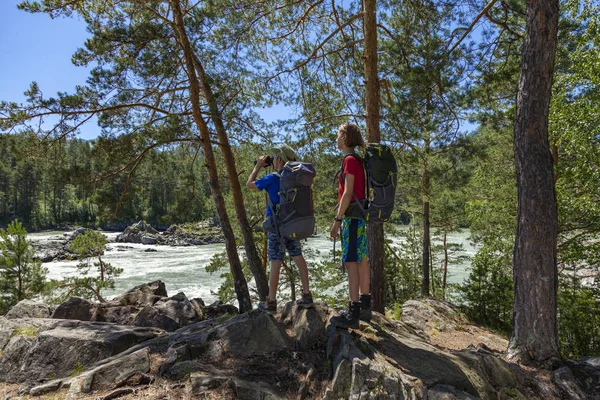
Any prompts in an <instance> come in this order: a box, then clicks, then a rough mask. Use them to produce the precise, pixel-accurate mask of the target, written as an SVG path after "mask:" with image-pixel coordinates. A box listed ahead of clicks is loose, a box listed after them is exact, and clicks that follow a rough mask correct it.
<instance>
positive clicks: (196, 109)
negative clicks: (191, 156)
mask: <svg viewBox="0 0 600 400" xmlns="http://www.w3.org/2000/svg"><path fill="white" fill-rule="evenodd" d="M171 5H172V6H173V16H174V19H175V20H174V23H175V29H176V33H177V37H178V39H179V44H180V46H181V47H182V49H183V54H184V57H185V62H186V67H187V73H188V77H189V79H190V89H189V93H190V99H191V102H192V114H193V117H194V121H195V122H196V125H197V126H198V129H199V130H200V136H201V141H200V142H201V144H202V149H203V150H204V160H205V163H206V167H207V169H208V175H209V182H210V190H211V194H212V197H213V200H214V201H215V206H216V210H217V214H218V216H219V221H220V222H221V228H222V229H223V235H224V236H225V248H226V250H227V257H228V258H229V266H230V268H231V274H232V276H233V282H234V287H235V293H236V296H237V300H238V304H239V311H240V313H243V312H246V311H249V310H251V309H252V302H251V301H250V294H249V292H248V284H247V282H246V278H245V276H244V273H243V270H242V264H241V263H240V258H239V255H238V253H237V246H236V243H235V235H234V233H233V229H232V228H231V223H230V222H229V216H228V215H227V210H226V209H225V201H224V199H223V195H222V193H221V185H220V183H219V176H218V172H217V167H216V163H215V156H214V153H213V149H212V145H211V141H210V131H209V129H208V125H207V124H206V121H205V120H204V118H203V116H202V113H201V108H200V85H199V84H198V77H197V76H196V71H195V69H194V55H193V51H192V47H191V45H190V42H189V39H188V37H187V33H186V31H185V25H184V22H183V13H182V11H181V5H180V3H179V0H171Z"/></svg>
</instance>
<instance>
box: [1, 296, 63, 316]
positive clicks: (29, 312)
mask: <svg viewBox="0 0 600 400" xmlns="http://www.w3.org/2000/svg"><path fill="white" fill-rule="evenodd" d="M50 315H52V307H50V306H49V305H47V304H44V303H40V302H37V301H34V300H28V299H25V300H21V301H20V302H18V303H17V304H15V305H14V306H13V307H12V308H11V309H10V310H9V311H8V312H7V313H6V315H5V317H6V318H9V319H15V318H49V317H50Z"/></svg>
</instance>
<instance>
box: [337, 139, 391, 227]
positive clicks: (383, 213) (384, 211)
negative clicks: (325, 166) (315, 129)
mask: <svg viewBox="0 0 600 400" xmlns="http://www.w3.org/2000/svg"><path fill="white" fill-rule="evenodd" d="M346 157H355V158H356V159H358V160H359V161H360V162H361V163H362V165H363V166H364V168H365V172H366V185H365V186H366V190H367V193H366V196H365V199H364V200H360V201H359V200H358V199H357V198H356V195H354V201H353V202H352V203H350V205H349V206H348V209H347V210H346V213H345V214H344V215H345V216H346V217H348V218H361V219H364V220H366V221H367V222H371V223H381V222H385V221H388V220H389V219H390V217H391V216H392V211H394V200H395V198H396V185H397V183H398V165H397V164H396V159H395V158H394V154H393V153H392V150H391V149H390V148H389V146H387V145H385V144H379V143H369V144H368V145H367V149H366V151H365V157H364V159H363V158H361V157H360V156H359V155H358V154H356V153H350V154H347V155H346V156H345V157H344V159H346ZM343 164H344V161H343V160H342V168H341V169H340V173H341V176H342V180H344V172H343Z"/></svg>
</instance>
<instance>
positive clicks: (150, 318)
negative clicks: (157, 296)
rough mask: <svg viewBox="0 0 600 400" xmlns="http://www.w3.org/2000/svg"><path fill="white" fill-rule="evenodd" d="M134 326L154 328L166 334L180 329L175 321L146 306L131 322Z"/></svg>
mask: <svg viewBox="0 0 600 400" xmlns="http://www.w3.org/2000/svg"><path fill="white" fill-rule="evenodd" d="M133 325H135V326H154V327H157V328H160V329H164V330H165V331H167V332H173V331H176V330H177V329H179V328H180V326H179V324H178V323H177V321H175V320H174V319H173V318H171V317H169V316H168V315H165V314H164V313H161V312H160V311H158V310H157V309H156V308H155V307H152V306H146V307H144V308H142V310H141V311H140V312H139V313H137V315H136V316H135V318H134V320H133Z"/></svg>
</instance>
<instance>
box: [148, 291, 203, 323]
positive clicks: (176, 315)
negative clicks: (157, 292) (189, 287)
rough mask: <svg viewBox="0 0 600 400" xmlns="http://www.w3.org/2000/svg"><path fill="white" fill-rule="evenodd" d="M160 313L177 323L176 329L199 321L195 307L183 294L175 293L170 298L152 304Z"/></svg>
mask: <svg viewBox="0 0 600 400" xmlns="http://www.w3.org/2000/svg"><path fill="white" fill-rule="evenodd" d="M154 307H155V308H156V309H157V310H158V312H160V313H161V314H164V315H166V316H168V317H169V318H171V319H172V320H174V321H175V322H177V324H178V328H181V327H183V326H187V325H190V324H193V323H196V322H198V321H200V316H199V315H198V313H197V312H196V307H194V305H193V304H192V303H191V302H190V301H189V300H188V298H187V297H186V296H185V294H183V293H181V292H180V293H177V294H176V295H175V296H173V297H170V298H162V299H160V300H159V301H157V302H156V303H155V304H154Z"/></svg>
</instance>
